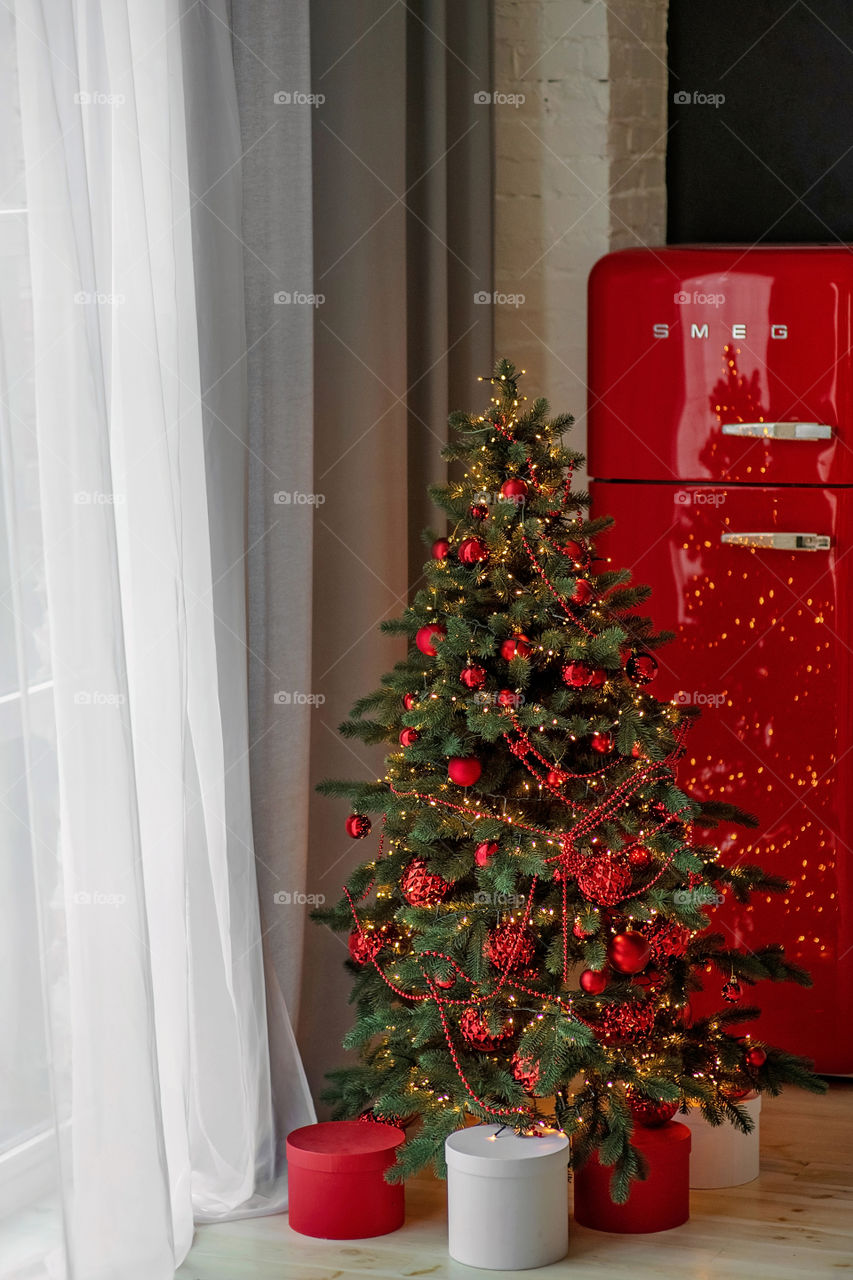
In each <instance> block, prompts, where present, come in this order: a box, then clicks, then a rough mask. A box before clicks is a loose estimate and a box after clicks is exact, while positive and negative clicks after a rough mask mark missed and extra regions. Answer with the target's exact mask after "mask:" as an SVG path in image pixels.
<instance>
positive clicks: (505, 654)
mask: <svg viewBox="0 0 853 1280" xmlns="http://www.w3.org/2000/svg"><path fill="white" fill-rule="evenodd" d="M532 652H533V649H532V648H531V646H530V641H529V640H528V638H527V636H510V637H509V639H508V640H504V641H503V643H502V644H501V657H502V658H505V659H506V661H507V662H511V661H512V659H513V658H529V657H530V655H531V653H532Z"/></svg>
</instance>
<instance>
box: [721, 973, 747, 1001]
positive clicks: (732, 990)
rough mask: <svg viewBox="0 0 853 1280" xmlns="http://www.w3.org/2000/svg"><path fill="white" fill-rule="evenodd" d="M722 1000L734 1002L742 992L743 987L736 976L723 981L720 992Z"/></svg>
mask: <svg viewBox="0 0 853 1280" xmlns="http://www.w3.org/2000/svg"><path fill="white" fill-rule="evenodd" d="M720 994H721V995H722V997H723V999H724V1000H728V1002H729V1004H735V1002H736V1001H738V1000H740V998H741V995H742V994H743V988H742V987H741V985H740V983H739V982H738V980H737V978H731V979H730V980H729V981H728V982H724V983H723V989H722V992H721V993H720Z"/></svg>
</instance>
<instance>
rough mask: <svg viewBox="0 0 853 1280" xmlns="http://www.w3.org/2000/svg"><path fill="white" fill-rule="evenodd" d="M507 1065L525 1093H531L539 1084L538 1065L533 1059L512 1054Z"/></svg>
mask: <svg viewBox="0 0 853 1280" xmlns="http://www.w3.org/2000/svg"><path fill="white" fill-rule="evenodd" d="M509 1065H510V1070H511V1071H512V1074H513V1075H514V1076H515V1078H516V1080H517V1081H518V1083H519V1084H520V1085H521V1087H522V1089H523V1090H524V1091H525V1093H533V1091H534V1090H535V1088H536V1086H537V1084H538V1083H539V1063H538V1062H536V1061H535V1060H534V1059H533V1058H522V1057H520V1056H519V1054H518V1053H514V1054H513V1055H512V1058H511V1059H510V1063H509Z"/></svg>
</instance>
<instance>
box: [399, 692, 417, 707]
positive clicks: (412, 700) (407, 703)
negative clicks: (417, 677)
mask: <svg viewBox="0 0 853 1280" xmlns="http://www.w3.org/2000/svg"><path fill="white" fill-rule="evenodd" d="M417 705H418V695H417V694H416V693H405V694H403V706H404V707H405V708H406V710H407V711H411V710H412V709H413V707H416V706H417Z"/></svg>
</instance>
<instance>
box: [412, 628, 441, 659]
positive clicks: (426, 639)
mask: <svg viewBox="0 0 853 1280" xmlns="http://www.w3.org/2000/svg"><path fill="white" fill-rule="evenodd" d="M446 635H447V627H445V626H443V625H442V624H441V623H440V622H429V623H427V625H426V626H425V627H420V628H419V630H418V631H417V633H416V635H415V644H416V645H417V646H418V648H419V649H420V651H421V653H425V654H426V655H427V657H428V658H434V657H435V655H436V653H437V649H436V647H435V646H436V644H438V643H440V642H441V641H442V640H443V639H444V637H445V636H446Z"/></svg>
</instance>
